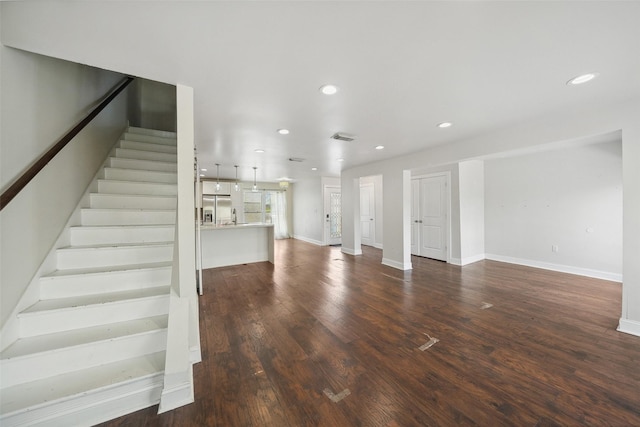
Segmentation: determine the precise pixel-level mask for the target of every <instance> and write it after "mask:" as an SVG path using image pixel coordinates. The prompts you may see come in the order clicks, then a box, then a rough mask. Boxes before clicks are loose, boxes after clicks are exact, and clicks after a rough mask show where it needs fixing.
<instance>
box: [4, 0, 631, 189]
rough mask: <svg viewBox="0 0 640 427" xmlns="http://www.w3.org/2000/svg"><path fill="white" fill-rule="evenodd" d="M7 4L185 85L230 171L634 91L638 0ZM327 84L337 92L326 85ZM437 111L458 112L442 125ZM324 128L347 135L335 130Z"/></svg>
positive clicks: (82, 58) (69, 40)
mask: <svg viewBox="0 0 640 427" xmlns="http://www.w3.org/2000/svg"><path fill="white" fill-rule="evenodd" d="M2 6H3V9H2V20H3V21H2V24H3V31H2V40H3V43H5V44H8V45H12V46H16V47H20V48H23V49H27V50H32V51H35V52H38V53H44V54H47V55H51V56H56V57H60V58H63V59H68V60H71V61H75V62H81V63H87V64H90V65H95V66H99V67H102V68H107V69H111V70H115V71H120V72H123V73H129V74H133V75H137V76H141V77H145V78H149V79H153V80H158V81H163V82H166V83H171V84H176V83H180V84H185V85H188V86H192V87H193V88H194V93H195V112H196V123H195V125H196V129H195V136H196V143H197V146H198V150H199V153H200V161H201V164H202V165H203V166H204V167H207V168H208V170H209V172H208V173H209V174H210V175H212V174H215V166H214V164H215V163H221V164H222V166H221V176H222V177H227V178H232V177H234V168H233V165H235V164H238V165H240V173H241V178H242V179H246V180H252V179H253V171H252V169H251V168H252V167H253V166H257V167H258V180H265V181H272V180H277V179H279V178H282V177H289V178H292V179H294V180H295V179H301V178H304V177H308V176H313V175H316V176H338V175H339V174H340V170H341V169H342V168H349V167H353V166H356V165H361V164H365V163H370V162H374V161H378V160H382V159H385V158H392V157H397V156H400V155H405V154H408V153H412V152H417V151H421V150H424V149H426V148H428V147H431V146H434V145H439V144H447V143H451V142H454V141H459V140H462V139H465V138H468V137H470V136H473V135H479V134H484V133H489V132H491V131H493V130H496V129H500V128H502V127H506V126H509V125H512V124H515V123H517V122H521V121H526V120H530V119H535V118H536V117H540V116H543V115H545V114H549V113H553V112H556V111H557V112H562V111H564V110H567V109H573V108H579V107H581V106H584V105H587V104H591V103H599V104H609V103H616V102H620V101H623V100H626V99H629V98H638V97H640V2H612V1H603V2H580V1H566V2H507V1H502V2H484V1H470V2H433V1H411V2H400V1H387V2H384V1H376V2H363V1H342V2H331V1H317V2H313V1H289V2H277V1H263V2H245V1H233V2H220V1H217V2H209V1H196V2H183V1H181V2H153V1H144V2H120V1H117V2H100V1H92V2H84V3H80V2H55V1H52V2H17V3H9V2H4V3H3V4H2ZM124 11H126V13H124V14H123V12H124ZM593 71H595V72H598V73H600V76H599V77H598V78H597V79H596V80H594V81H593V82H591V83H588V84H585V85H582V86H567V85H566V84H565V83H566V81H567V80H569V79H570V78H571V77H574V76H577V75H580V74H583V73H585V72H593ZM325 83H333V84H335V85H337V86H338V87H339V88H340V91H339V92H338V93H337V94H336V95H333V96H326V95H322V94H321V93H320V92H319V91H318V88H319V87H320V86H321V85H323V84H325ZM443 121H451V122H453V123H454V125H453V126H452V127H451V128H449V129H439V128H437V127H436V125H437V124H438V123H440V122H443ZM279 128H287V129H289V130H290V131H291V133H290V134H289V135H286V136H283V135H279V134H278V133H277V132H276V131H277V129H279ZM335 132H347V133H351V134H355V135H357V139H356V141H354V142H339V141H334V140H331V139H330V138H329V137H330V136H331V135H332V134H333V133H335ZM376 145H384V146H385V149H384V150H375V148H374V147H375V146H376ZM255 149H264V150H265V153H264V154H257V153H255V151H254V150H255ZM289 157H300V158H304V159H306V160H305V161H304V162H303V163H292V162H290V161H288V158H289ZM338 158H344V159H345V160H344V162H342V163H340V162H338V161H337V159H338ZM312 167H317V168H318V170H317V171H312V170H311V168H312Z"/></svg>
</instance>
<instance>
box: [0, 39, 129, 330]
mask: <svg viewBox="0 0 640 427" xmlns="http://www.w3.org/2000/svg"><path fill="white" fill-rule="evenodd" d="M0 57H1V60H0V63H1V67H2V68H1V73H0V74H1V77H0V85H1V93H2V96H1V97H0V98H1V99H0V116H1V117H2V119H1V120H2V129H1V130H0V185H1V186H2V189H3V190H4V189H6V188H7V187H8V186H9V185H10V184H11V183H12V182H13V181H14V180H15V179H16V178H17V177H18V176H19V175H20V174H21V173H22V172H23V171H24V170H25V169H26V168H27V167H28V166H29V165H30V164H31V163H32V162H34V161H35V160H36V159H37V158H38V157H39V156H40V155H41V154H42V153H43V152H45V151H46V150H47V149H48V148H49V147H50V146H51V145H53V144H54V143H55V142H56V141H57V140H59V139H60V138H61V137H62V136H63V135H64V134H65V133H66V132H67V131H69V130H70V129H71V128H73V127H74V126H75V125H76V124H77V122H79V121H80V120H81V119H82V118H84V116H86V114H87V113H88V112H89V111H91V109H93V108H94V107H95V106H96V105H97V103H98V101H100V100H101V98H102V97H103V96H104V95H105V94H106V93H107V92H109V91H110V90H111V89H113V88H114V87H115V86H116V85H117V84H118V83H119V82H120V81H121V80H122V78H123V77H124V76H122V75H121V74H118V73H113V72H109V71H105V70H100V69H97V68H92V67H88V66H85V65H80V64H75V63H71V62H66V61H61V60H57V59H53V58H49V57H45V56H41V55H37V54H32V53H28V52H24V51H20V50H16V49H12V48H8V47H4V46H0ZM126 123H127V99H126V96H125V94H121V95H120V96H118V98H116V99H115V100H114V101H113V102H112V103H111V104H110V105H109V106H108V107H107V108H105V109H104V110H103V111H102V112H101V113H100V114H99V115H98V117H96V118H95V119H94V120H93V121H92V122H91V123H90V124H89V125H88V126H87V127H86V128H85V129H84V130H83V131H82V132H80V134H78V135H77V136H76V137H75V138H74V139H73V140H72V141H71V142H70V143H69V144H68V145H67V147H65V148H64V149H63V150H62V151H61V152H60V153H59V154H58V155H57V156H56V158H54V159H53V160H52V161H51V162H50V163H49V164H48V165H47V166H45V168H44V169H43V170H42V171H41V172H40V174H39V175H38V176H36V178H34V179H33V180H32V181H31V182H30V183H29V184H28V185H27V187H26V188H25V189H24V190H23V191H22V192H21V193H20V194H19V195H18V196H16V198H15V199H13V200H12V201H11V203H9V204H8V205H7V206H6V207H5V208H4V209H3V210H2V212H1V213H0V236H1V238H0V242H1V243H0V245H1V252H0V258H1V259H0V263H1V265H0V270H1V272H0V283H1V284H0V286H1V288H0V291H1V298H0V299H1V303H0V312H1V313H2V314H1V316H2V317H1V319H0V322H1V324H2V325H4V323H5V321H6V320H7V318H8V316H9V315H10V314H11V312H12V311H13V309H14V307H15V306H16V304H17V303H18V301H19V299H20V297H21V296H22V294H23V293H24V292H25V290H26V288H27V286H28V284H29V282H30V281H31V279H32V277H33V275H34V274H35V272H36V271H37V269H38V268H39V267H40V264H41V263H42V261H43V260H44V258H45V257H46V255H47V254H48V252H49V251H50V250H51V248H52V245H53V244H54V242H55V241H56V239H57V238H58V236H59V234H60V232H61V230H62V229H63V227H64V225H65V224H66V222H67V221H68V219H69V217H70V215H71V213H72V212H73V210H74V209H75V207H76V206H77V204H78V201H79V200H80V198H81V196H82V194H83V193H84V191H85V190H86V188H87V186H88V185H89V183H90V181H91V179H92V178H93V177H94V175H95V174H96V172H97V170H98V169H99V167H100V166H101V165H102V163H103V162H104V159H105V158H106V156H107V154H108V153H109V151H110V149H111V148H112V146H113V144H114V143H115V142H116V141H117V139H118V137H119V136H120V134H121V133H122V131H123V129H124V128H125V127H126Z"/></svg>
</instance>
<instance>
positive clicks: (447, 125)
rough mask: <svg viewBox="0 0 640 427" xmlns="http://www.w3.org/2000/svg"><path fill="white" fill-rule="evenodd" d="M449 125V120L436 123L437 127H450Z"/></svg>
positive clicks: (451, 124) (450, 124)
mask: <svg viewBox="0 0 640 427" xmlns="http://www.w3.org/2000/svg"><path fill="white" fill-rule="evenodd" d="M451 126H453V123H451V122H442V123H438V127H439V128H442V129H444V128H450V127H451Z"/></svg>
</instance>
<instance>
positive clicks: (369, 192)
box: [360, 184, 376, 246]
mask: <svg viewBox="0 0 640 427" xmlns="http://www.w3.org/2000/svg"><path fill="white" fill-rule="evenodd" d="M375 215H376V206H375V196H374V192H373V184H365V185H363V186H361V187H360V228H361V230H362V234H361V236H360V238H361V243H362V244H363V245H367V246H374V245H375V241H376V239H375V232H376V216H375Z"/></svg>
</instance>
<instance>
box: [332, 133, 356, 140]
mask: <svg viewBox="0 0 640 427" xmlns="http://www.w3.org/2000/svg"><path fill="white" fill-rule="evenodd" d="M331 139H337V140H338V141H347V142H351V141H353V140H354V139H356V136H355V135H351V134H348V133H344V132H336V133H334V134H333V135H331Z"/></svg>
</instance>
